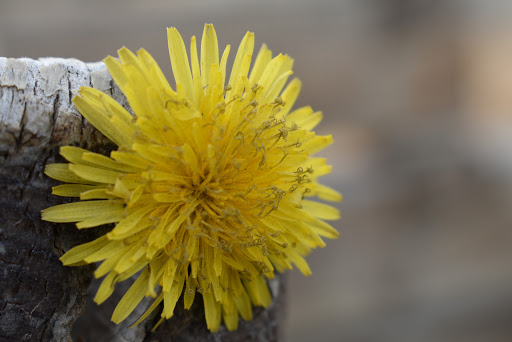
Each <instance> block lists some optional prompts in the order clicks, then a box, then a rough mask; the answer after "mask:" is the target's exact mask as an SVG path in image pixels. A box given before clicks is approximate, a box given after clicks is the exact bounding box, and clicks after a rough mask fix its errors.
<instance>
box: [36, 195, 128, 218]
mask: <svg viewBox="0 0 512 342" xmlns="http://www.w3.org/2000/svg"><path fill="white" fill-rule="evenodd" d="M119 208H123V205H122V204H119V203H115V202H112V201H110V200H107V201H87V202H73V203H66V204H60V205H56V206H53V207H50V208H46V209H43V210H42V211H41V216H42V219H43V220H45V221H50V222H78V221H83V220H86V219H88V218H91V217H95V216H98V215H103V214H107V215H108V214H109V213H111V212H115V211H116V210H118V209H119Z"/></svg>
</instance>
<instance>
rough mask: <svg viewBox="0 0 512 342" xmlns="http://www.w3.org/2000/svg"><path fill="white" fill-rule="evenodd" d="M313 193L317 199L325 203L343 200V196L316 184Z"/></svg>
mask: <svg viewBox="0 0 512 342" xmlns="http://www.w3.org/2000/svg"><path fill="white" fill-rule="evenodd" d="M315 191H316V194H317V195H318V197H319V198H321V199H323V200H325V201H331V202H341V201H342V199H343V196H342V195H341V194H340V193H339V192H338V191H336V190H334V189H331V188H329V187H328V186H325V185H323V184H316V185H315Z"/></svg>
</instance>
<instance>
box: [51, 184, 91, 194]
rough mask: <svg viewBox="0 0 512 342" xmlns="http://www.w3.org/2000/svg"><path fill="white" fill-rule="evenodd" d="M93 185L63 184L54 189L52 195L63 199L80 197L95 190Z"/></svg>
mask: <svg viewBox="0 0 512 342" xmlns="http://www.w3.org/2000/svg"><path fill="white" fill-rule="evenodd" d="M95 188H96V187H95V186H93V185H85V184H61V185H57V186H54V187H52V195H56V196H63V197H80V194H81V193H82V192H86V191H88V190H92V189H95Z"/></svg>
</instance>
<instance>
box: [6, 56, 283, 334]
mask: <svg viewBox="0 0 512 342" xmlns="http://www.w3.org/2000/svg"><path fill="white" fill-rule="evenodd" d="M82 86H88V87H94V88H97V89H100V90H102V91H104V92H106V93H107V94H109V95H111V96H112V97H113V98H114V99H115V100H116V101H118V102H119V103H121V104H122V105H123V106H124V107H125V108H127V109H128V108H129V106H128V104H127V101H126V98H125V97H124V95H123V94H122V93H121V91H120V90H119V88H118V87H117V86H116V85H115V83H114V82H113V81H112V78H111V77H110V75H109V73H108V71H107V70H106V68H105V65H104V64H103V63H102V62H98V63H83V62H81V61H79V60H75V59H59V58H44V59H40V60H32V59H28V58H20V59H12V58H9V59H8V58H2V57H0V189H1V196H0V267H1V270H2V271H1V275H0V289H1V291H2V297H1V299H0V341H71V340H72V337H73V340H76V341H94V342H100V341H109V342H110V341H126V342H134V341H261V342H263V341H277V340H279V337H280V336H281V329H282V317H283V310H284V292H285V291H284V290H285V286H284V277H283V276H278V277H276V279H275V280H272V281H271V283H270V285H271V289H272V293H273V296H274V303H273V304H272V306H271V307H270V308H268V309H266V310H263V309H260V308H257V309H255V312H254V320H253V321H250V322H241V324H240V327H239V329H238V330H237V331H234V332H227V331H226V330H225V328H223V327H221V329H220V331H219V332H218V333H215V334H211V333H209V332H208V330H207V329H206V324H205V320H204V313H203V307H202V302H201V301H200V300H198V299H196V302H195V303H194V305H193V307H192V309H191V310H183V308H182V306H183V305H181V307H180V305H179V304H178V307H177V309H176V310H175V316H174V317H173V318H171V319H170V320H168V321H166V322H165V324H163V325H162V326H161V327H159V328H158V329H157V331H156V332H154V333H150V332H149V331H150V329H151V327H152V326H153V325H154V323H155V319H158V317H157V315H156V313H155V315H153V319H151V318H150V319H148V320H146V321H145V322H144V323H143V324H141V325H139V326H137V327H135V328H132V329H128V326H129V324H130V323H131V322H126V323H123V324H120V325H115V324H114V323H112V322H110V316H111V314H112V312H113V307H114V305H115V304H116V303H117V301H118V299H119V298H120V296H122V294H123V293H124V291H125V290H126V288H127V285H129V284H126V285H125V284H120V286H118V287H120V288H124V291H123V289H119V290H121V291H117V290H116V292H115V293H114V295H113V298H111V299H110V300H109V302H108V303H105V304H103V305H100V306H98V305H96V304H94V303H93V302H92V293H94V291H95V289H94V286H95V285H94V283H93V285H92V286H90V284H91V280H92V278H93V277H92V273H93V271H94V266H93V265H88V266H80V267H65V266H63V265H62V264H61V262H60V261H59V257H60V256H61V255H62V254H63V253H64V252H65V251H67V250H69V249H70V248H71V247H73V246H76V245H78V244H81V243H84V242H87V241H90V240H92V239H93V238H95V237H97V236H99V235H100V234H104V233H105V229H106V228H98V229H89V230H82V231H78V230H77V229H76V227H75V226H74V225H73V224H54V223H48V222H43V221H41V218H40V211H41V209H44V208H47V207H50V206H52V205H56V204H60V203H64V202H67V201H69V199H65V198H60V197H56V196H52V195H51V186H54V185H57V184H58V183H59V182H56V181H54V180H52V179H50V178H48V177H46V176H45V175H44V167H45V165H46V164H48V163H53V162H62V161H63V160H62V158H61V157H60V156H58V148H59V146H62V145H75V146H80V147H84V148H87V149H90V150H92V151H95V152H100V153H104V154H106V153H108V152H109V151H110V150H112V149H113V148H115V146H114V145H113V144H112V143H111V142H110V141H109V140H107V139H106V138H105V137H104V136H103V135H102V134H101V133H99V132H98V131H97V130H96V129H95V128H94V127H92V126H91V125H90V124H89V123H87V122H86V121H85V120H84V119H83V118H82V116H81V115H80V114H79V113H78V112H77V110H76V108H75V107H74V105H73V103H72V102H71V100H72V98H73V96H74V95H75V94H76V93H77V91H78V90H79V89H80V87H82ZM129 281H130V280H127V281H126V282H128V283H129ZM88 289H89V294H88ZM199 297H200V296H199ZM199 297H196V298H199ZM143 306H144V303H143V304H141V305H140V306H139V309H140V311H139V314H140V312H141V311H142V310H144V307H143ZM133 315H134V316H136V315H137V312H135V313H134V314H133ZM130 317H133V316H130ZM135 318H136V317H135Z"/></svg>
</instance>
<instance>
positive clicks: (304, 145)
mask: <svg viewBox="0 0 512 342" xmlns="http://www.w3.org/2000/svg"><path fill="white" fill-rule="evenodd" d="M167 34H168V41H169V53H170V57H171V65H172V70H173V74H174V78H175V81H176V87H175V88H176V89H172V88H171V86H170V85H169V83H168V82H167V80H166V78H165V77H164V75H163V73H162V71H161V70H160V68H159V67H158V65H157V64H156V62H155V61H154V60H153V58H152V57H151V56H150V55H149V53H148V52H146V51H145V50H143V49H141V50H139V51H138V52H137V54H134V53H132V52H131V51H130V50H128V49H126V48H122V49H120V50H119V51H118V53H119V60H118V59H115V58H113V57H110V56H109V57H107V58H106V59H105V64H106V66H107V68H108V70H109V72H110V74H111V75H112V78H113V79H114V81H115V82H116V84H117V85H118V86H119V87H120V89H121V90H122V91H123V93H124V94H125V95H126V97H127V99H128V102H129V104H130V107H131V109H132V110H133V115H131V114H130V113H129V112H128V111H126V110H125V109H124V108H123V107H122V106H121V105H120V104H118V103H117V102H116V101H114V100H113V99H112V98H111V97H109V96H108V95H106V94H104V93H102V92H100V91H98V90H96V89H92V88H82V89H81V90H80V91H79V94H80V96H76V97H75V98H74V100H73V102H74V104H75V105H76V107H77V109H78V110H79V111H80V113H81V114H82V115H83V116H84V117H85V118H86V119H87V120H88V121H89V122H90V123H91V124H92V125H94V126H95V127H96V128H97V129H98V130H99V131H100V132H102V133H103V134H104V135H105V136H106V137H107V138H109V139H110V140H112V142H114V143H115V144H116V145H117V146H118V149H117V150H115V151H113V152H111V153H110V157H107V156H104V155H101V154H96V153H92V152H89V151H87V150H84V149H81V148H78V147H73V146H65V147H62V148H61V149H60V154H61V155H62V156H63V157H64V158H65V159H66V160H67V161H68V163H60V164H50V165H47V167H46V171H45V172H46V174H47V175H48V176H49V177H51V178H54V179H56V180H59V181H62V182H64V183H66V184H62V185H58V186H56V187H54V188H53V189H52V190H53V192H52V193H53V194H54V195H58V196H65V197H79V198H80V201H78V202H72V203H68V204H62V205H57V206H54V207H50V208H47V209H45V210H43V211H42V218H43V220H46V221H51V222H76V226H77V228H78V229H86V228H92V227H97V226H101V225H105V224H113V228H112V230H111V231H110V232H109V233H107V234H105V235H104V236H101V237H100V238H98V239H96V240H94V241H92V242H89V243H85V244H82V245H79V246H77V247H74V248H73V249H71V250H69V251H68V252H67V253H65V254H64V255H63V256H62V257H61V260H62V262H63V264H64V265H69V266H74V265H83V264H89V263H95V262H100V261H101V262H102V263H101V265H99V267H98V268H97V269H96V271H95V272H94V275H95V276H96V277H98V278H99V277H103V276H105V278H104V279H103V281H102V283H101V286H100V287H99V289H98V291H97V294H96V296H95V298H94V300H95V301H96V303H98V304H99V303H102V302H104V301H105V300H106V299H107V298H108V297H109V296H110V295H111V294H112V292H113V291H114V287H115V285H116V283H119V282H121V281H124V280H126V279H128V278H130V277H131V276H133V275H135V274H137V273H138V272H140V274H139V275H138V277H137V279H136V280H135V282H134V283H133V285H132V286H131V287H130V289H129V290H128V291H127V292H126V294H125V295H124V296H123V298H122V299H121V300H120V301H119V303H118V305H117V307H116V309H115V310H114V313H113V316H112V320H113V321H114V322H116V323H119V322H121V321H123V320H124V319H126V318H127V317H128V315H129V314H130V313H131V312H132V311H133V310H134V309H135V307H136V306H137V305H138V304H139V303H140V301H141V300H142V299H143V298H144V297H148V296H151V297H152V298H153V299H154V300H153V303H152V305H151V306H150V307H149V309H148V310H147V311H146V313H145V314H144V315H143V316H142V317H140V319H139V320H138V321H137V322H135V324H138V323H140V322H141V321H142V320H144V319H145V318H146V317H147V316H148V315H149V313H151V312H152V311H153V310H155V309H156V308H157V307H158V306H159V304H160V303H162V302H163V310H162V314H161V316H162V319H161V320H160V322H161V321H162V320H163V319H168V318H170V317H171V316H172V315H173V311H174V308H175V306H176V303H177V302H178V299H179V297H180V296H181V294H182V293H183V297H184V306H185V308H186V309H188V308H190V306H191V305H192V302H193V300H194V297H195V296H196V294H197V293H199V294H200V295H201V296H203V301H204V310H205V317H206V324H207V327H208V329H209V330H210V331H212V332H215V331H217V330H218V329H219V326H220V324H221V321H224V324H225V325H226V327H227V329H228V330H235V329H237V327H238V322H239V316H241V317H242V318H243V319H244V320H250V319H251V318H252V306H263V307H267V306H269V305H270V304H271V301H272V298H271V295H270V292H269V289H268V285H267V281H266V279H270V278H273V277H274V272H276V271H277V272H283V271H285V270H287V269H291V268H292V266H293V265H295V266H296V267H297V268H298V269H299V270H300V271H301V272H302V273H303V274H304V275H309V274H311V272H310V269H309V267H308V265H307V263H306V261H305V260H304V256H306V255H307V254H308V253H309V252H310V251H311V250H312V249H313V248H315V247H324V246H325V244H324V242H323V240H322V238H321V237H326V238H336V237H337V236H338V232H337V231H336V230H335V229H334V228H332V227H331V226H330V225H329V224H328V223H326V222H324V220H335V219H338V218H339V212H338V211H337V210H336V209H335V208H333V207H331V206H329V205H327V204H323V203H319V202H315V201H311V200H309V199H308V198H310V197H312V196H317V197H319V198H320V199H323V200H327V201H340V200H341V195H340V194H339V193H337V192H336V191H334V190H332V189H330V188H328V187H326V186H324V185H321V184H320V183H318V178H319V177H320V176H322V175H325V174H328V173H330V171H331V167H330V166H329V165H327V163H326V160H325V159H324V158H319V157H313V155H314V154H315V153H316V152H318V151H320V150H322V149H323V148H325V147H326V146H327V145H329V144H331V142H332V137H331V136H317V135H315V133H314V132H312V130H313V129H314V127H315V126H316V125H317V124H318V123H319V122H320V121H321V119H322V113H320V112H313V110H312V109H311V108H310V107H303V108H299V109H296V110H293V111H292V107H293V104H294V102H295V100H296V99H297V96H298V94H299V91H300V88H301V82H300V81H299V80H298V79H293V80H292V81H290V82H289V83H288V84H287V80H288V77H289V76H290V75H291V74H292V64H293V59H291V58H290V57H288V56H285V55H281V54H280V55H278V56H276V57H272V52H271V51H270V50H269V49H268V48H267V47H266V46H265V45H263V46H262V48H261V49H260V51H259V53H258V54H257V56H256V60H255V62H254V65H253V66H252V69H251V68H250V64H251V57H252V55H253V48H254V34H253V33H250V32H248V33H247V34H246V35H245V37H244V38H243V40H242V42H241V44H240V46H239V48H238V52H237V53H236V57H235V60H234V64H233V67H232V69H231V72H230V73H229V79H227V75H228V73H227V72H226V65H227V59H228V54H229V51H230V46H229V45H228V46H227V47H226V49H225V50H224V52H223V54H222V56H221V57H220V58H219V51H218V43H217V36H216V33H215V30H214V28H213V26H212V25H206V26H205V28H204V31H203V36H202V39H201V47H200V56H199V55H198V49H197V45H196V38H195V37H192V39H191V43H190V63H189V56H188V54H187V51H186V48H185V44H184V42H183V39H182V38H181V36H180V34H179V33H178V31H177V30H176V29H175V28H169V29H167ZM249 71H250V72H249ZM285 86H286V87H285ZM283 89H284V90H283Z"/></svg>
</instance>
